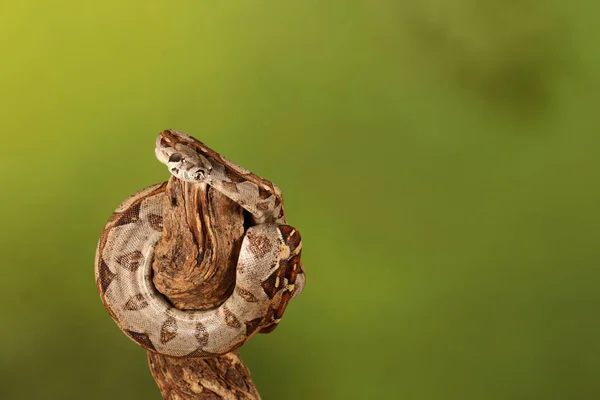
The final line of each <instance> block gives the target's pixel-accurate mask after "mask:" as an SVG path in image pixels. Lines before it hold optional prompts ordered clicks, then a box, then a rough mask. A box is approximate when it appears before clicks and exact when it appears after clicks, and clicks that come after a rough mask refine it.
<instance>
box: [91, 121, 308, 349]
mask: <svg viewBox="0 0 600 400" xmlns="http://www.w3.org/2000/svg"><path fill="white" fill-rule="evenodd" d="M155 154H156V157H157V158H158V160H159V161H160V162H162V163H163V164H165V165H166V166H167V167H168V169H169V171H170V173H171V174H172V175H173V176H175V177H176V178H178V179H181V180H184V181H187V182H195V183H206V184H208V185H210V186H212V187H213V188H214V189H216V190H217V191H219V192H221V193H222V194H223V195H225V196H227V197H229V198H230V199H232V200H233V201H234V202H236V203H238V204H239V205H240V206H241V207H243V208H244V209H245V210H246V211H247V212H248V213H249V215H250V216H251V219H252V222H253V223H252V225H251V226H250V227H249V228H248V229H247V230H246V232H245V235H244V238H243V240H242V244H241V249H240V253H239V257H238V261H237V266H236V276H235V280H236V281H235V288H234V290H233V293H232V294H231V295H230V296H229V297H228V298H227V299H226V300H225V301H224V302H223V303H222V304H221V305H219V306H218V307H216V308H214V309H211V310H204V311H183V310H179V309H177V308H175V307H173V306H172V305H171V304H170V303H169V302H168V301H167V300H166V299H165V297H164V296H163V295H162V294H160V293H159V292H158V291H157V290H156V288H155V287H154V285H153V283H152V268H151V264H152V259H153V249H154V245H155V244H156V242H157V241H158V240H159V239H160V237H161V232H162V220H163V204H164V202H165V201H166V200H165V198H166V196H165V190H166V182H164V183H160V184H157V185H153V186H150V187H147V188H145V189H143V190H141V191H139V192H137V193H136V194H134V195H132V196H131V197H129V198H127V199H126V200H125V201H124V202H123V203H122V204H121V205H120V206H119V207H118V208H117V209H116V211H115V212H114V213H113V215H112V217H111V218H110V219H109V221H108V223H107V224H106V227H105V228H104V231H103V233H102V235H101V237H100V240H99V243H98V247H97V250H96V260H95V276H96V287H97V289H98V291H99V293H100V297H101V299H102V302H103V303H104V305H105V307H106V308H107V309H108V311H109V313H110V315H111V316H112V318H113V319H114V321H115V322H116V323H117V325H118V326H119V328H120V329H121V330H122V331H123V332H124V333H125V334H126V335H127V336H128V337H129V338H130V339H132V340H133V341H134V342H136V343H137V344H139V345H140V346H142V347H144V348H145V349H147V350H149V351H154V352H158V353H161V354H165V355H169V356H175V357H209V356H214V355H219V354H225V353H228V352H230V351H232V350H234V349H236V348H238V347H239V346H241V345H242V344H244V343H245V342H246V341H247V340H248V339H250V338H251V337H252V336H253V335H254V334H255V333H257V332H265V333H266V332H270V331H272V330H273V329H274V328H275V327H276V326H277V323H278V322H279V320H280V319H281V317H282V316H283V312H284V310H285V308H286V306H287V304H288V302H289V301H290V300H291V299H292V298H293V297H295V296H296V295H298V294H299V293H300V292H301V291H302V289H303V287H304V283H305V275H304V270H303V267H302V263H301V260H300V255H301V249H302V241H301V238H300V233H299V232H298V231H297V230H296V229H295V228H293V227H291V226H289V225H287V224H286V219H285V214H284V209H283V198H282V195H281V191H280V190H279V188H278V187H277V186H276V185H274V184H273V183H271V182H269V181H267V180H265V179H262V178H260V177H259V176H257V175H255V174H253V173H251V172H250V171H248V170H246V169H244V168H242V167H240V166H239V165H237V164H235V163H234V162H232V161H230V160H227V159H226V158H224V157H222V156H221V155H219V154H218V153H216V152H215V151H213V150H211V149H209V148H208V147H207V146H205V145H204V144H203V143H202V142H200V141H198V140H197V139H195V138H193V137H191V136H188V135H186V134H184V133H182V132H178V131H175V130H166V131H163V132H162V133H161V134H160V135H159V136H158V138H157V140H156V147H155Z"/></svg>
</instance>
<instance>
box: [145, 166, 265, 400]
mask: <svg viewBox="0 0 600 400" xmlns="http://www.w3.org/2000/svg"><path fill="white" fill-rule="evenodd" d="M163 226H164V228H163V235H162V238H161V240H160V241H159V242H158V243H157V245H156V247H155V258H154V260H153V264H152V269H153V273H154V275H153V281H154V285H155V286H156V288H157V289H158V290H159V291H160V292H161V293H163V294H164V295H165V297H166V298H167V299H168V300H169V301H170V302H171V304H173V306H175V307H177V308H179V309H182V310H206V309H211V308H214V307H217V306H219V305H220V304H221V303H223V302H224V301H225V300H226V299H227V297H228V296H229V295H230V294H231V293H232V291H233V288H234V285H235V268H236V263H237V258H238V254H239V249H240V246H241V242H242V239H243V235H244V213H243V210H242V208H241V207H240V206H239V205H238V204H237V203H234V202H233V201H231V200H230V199H228V198H227V197H225V196H223V195H221V194H220V193H219V192H217V191H215V190H213V189H212V188H211V187H209V186H207V185H202V184H192V183H187V182H182V181H180V180H179V179H177V178H175V177H171V178H170V179H169V183H168V185H167V190H166V192H165V209H164V213H163ZM148 363H149V365H150V371H151V373H152V376H153V377H154V379H155V381H156V383H157V385H158V387H159V389H160V391H161V393H162V396H163V398H164V399H165V400H200V399H214V400H218V399H223V400H228V399H244V400H256V399H260V396H259V394H258V391H257V390H256V387H255V386H254V383H253V382H252V379H251V378H250V371H249V370H248V369H247V368H246V367H245V366H244V364H243V363H242V360H241V359H240V357H239V355H238V353H237V352H231V353H229V354H226V355H224V356H220V357H212V358H176V357H169V356H164V355H161V354H157V353H152V352H148Z"/></svg>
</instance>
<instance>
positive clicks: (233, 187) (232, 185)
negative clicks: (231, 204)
mask: <svg viewBox="0 0 600 400" xmlns="http://www.w3.org/2000/svg"><path fill="white" fill-rule="evenodd" d="M221 184H222V185H223V186H224V187H225V189H227V190H229V191H230V192H233V193H239V192H240V190H239V189H238V187H237V183H235V182H227V181H223V182H221Z"/></svg>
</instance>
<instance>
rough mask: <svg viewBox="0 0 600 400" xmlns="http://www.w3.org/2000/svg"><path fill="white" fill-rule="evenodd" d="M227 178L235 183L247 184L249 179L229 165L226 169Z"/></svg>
mask: <svg viewBox="0 0 600 400" xmlns="http://www.w3.org/2000/svg"><path fill="white" fill-rule="evenodd" d="M225 177H226V178H227V179H229V180H230V181H231V182H233V183H242V182H246V181H247V179H246V178H245V177H243V176H242V174H241V173H239V172H238V171H237V170H234V169H233V168H232V167H231V166H229V165H227V167H226V168H225Z"/></svg>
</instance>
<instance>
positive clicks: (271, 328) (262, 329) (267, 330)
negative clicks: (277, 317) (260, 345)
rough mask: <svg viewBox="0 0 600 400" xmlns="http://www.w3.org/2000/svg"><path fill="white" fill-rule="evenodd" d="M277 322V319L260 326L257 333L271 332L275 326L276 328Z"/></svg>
mask: <svg viewBox="0 0 600 400" xmlns="http://www.w3.org/2000/svg"><path fill="white" fill-rule="evenodd" d="M278 323H279V321H274V322H273V323H272V324H271V325H267V326H265V327H264V328H261V329H260V331H258V333H271V332H273V331H274V330H275V328H277V326H278V325H277V324H278Z"/></svg>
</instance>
